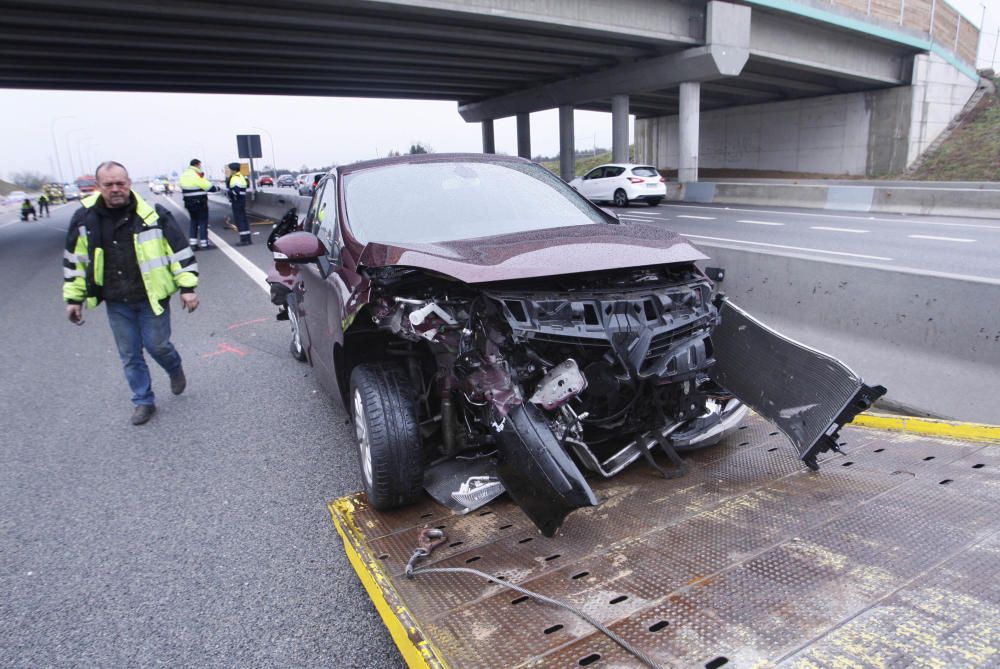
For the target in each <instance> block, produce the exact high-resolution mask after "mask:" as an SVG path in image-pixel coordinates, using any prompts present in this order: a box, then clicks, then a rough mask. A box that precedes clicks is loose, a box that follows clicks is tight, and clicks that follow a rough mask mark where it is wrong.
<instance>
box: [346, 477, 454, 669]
mask: <svg viewBox="0 0 1000 669" xmlns="http://www.w3.org/2000/svg"><path fill="white" fill-rule="evenodd" d="M360 494H361V493H358V494H357V495H352V496H348V497H341V498H340V499H338V500H335V501H333V502H331V503H330V504H329V505H328V508H329V510H330V515H331V516H332V517H333V524H334V525H336V527H337V532H338V533H339V534H340V537H341V539H343V540H344V550H345V551H346V553H347V558H348V559H349V560H350V561H351V566H352V567H354V571H355V572H356V573H357V575H358V578H359V579H361V584H362V585H364V586H365V591H367V592H368V597H370V598H371V600H372V603H373V604H375V608H376V609H377V610H378V613H379V615H380V616H381V617H382V622H383V623H384V624H385V626H386V629H388V630H389V634H390V635H391V636H392V640H393V641H394V642H395V643H396V647H397V648H399V652H400V654H401V655H402V656H403V659H404V660H405V661H406V665H407V666H408V667H410V669H447V665H446V664H445V663H444V662H443V661H442V660H441V658H440V657H439V656H438V654H437V652H435V650H434V648H433V646H432V645H431V643H430V642H429V641H428V640H427V639H426V638H425V637H424V635H423V634H422V633H421V632H420V629H419V628H418V627H417V626H416V623H415V622H414V621H413V616H412V615H410V612H409V611H408V610H407V608H406V606H404V605H403V603H402V599H401V598H400V597H399V595H398V594H397V593H396V589H395V588H394V587H393V585H392V579H391V577H390V576H389V574H387V573H386V572H385V569H383V567H382V564H381V563H380V562H379V561H378V560H377V559H374V558H373V559H368V560H366V559H365V558H363V557H362V554H365V555H369V556H370V552H369V551H367V550H365V549H364V548H363V547H364V546H365V540H364V533H363V532H362V531H361V529H360V528H359V527H358V526H357V524H356V523H355V522H354V511H355V508H356V504H357V503H359V500H358V497H359V495H360ZM390 600H392V601H391V602H390Z"/></svg>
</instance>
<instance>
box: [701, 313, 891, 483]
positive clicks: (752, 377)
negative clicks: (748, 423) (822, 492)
mask: <svg viewBox="0 0 1000 669" xmlns="http://www.w3.org/2000/svg"><path fill="white" fill-rule="evenodd" d="M716 306H717V307H718V309H719V315H720V318H721V322H720V324H719V325H718V327H716V329H715V332H714V333H713V334H712V339H713V341H714V342H715V365H713V366H712V368H711V369H710V370H709V376H710V377H711V378H712V379H713V380H714V381H715V382H716V383H718V384H719V385H720V386H722V387H723V388H725V389H727V390H728V391H730V392H731V393H733V394H734V395H735V396H736V397H738V398H739V399H740V400H742V401H743V402H744V403H746V404H747V405H749V406H750V407H751V408H752V409H753V410H754V411H756V412H757V413H759V414H760V415H761V416H763V417H764V418H767V419H768V420H770V421H771V422H773V423H774V424H775V425H776V426H777V427H778V429H780V430H781V431H782V432H783V433H784V434H785V436H787V437H788V438H789V439H790V440H791V442H792V443H793V444H794V445H795V448H796V449H797V450H798V452H799V457H800V458H801V459H802V461H803V462H805V463H806V465H807V466H808V467H809V468H810V469H814V470H815V469H818V468H819V465H818V464H817V461H816V458H817V456H818V455H819V454H820V453H822V452H824V451H827V450H834V451H836V450H839V449H838V446H837V434H838V432H839V430H840V428H841V427H843V426H844V425H845V424H846V423H849V422H851V420H853V419H854V417H855V416H856V415H857V414H859V413H860V412H862V411H864V410H866V409H868V408H869V407H870V406H871V405H872V402H874V401H875V400H877V399H878V398H879V397H881V396H882V395H884V394H885V388H884V387H882V386H867V385H865V384H864V382H863V381H862V379H861V377H860V376H858V375H857V374H856V373H854V371H852V370H851V369H850V368H849V367H848V366H847V365H845V364H844V363H842V362H841V361H840V360H837V359H836V358H834V357H832V356H830V355H827V354H826V353H822V352H820V351H817V350H815V349H812V348H809V347H808V346H805V345H804V344H800V343H799V342H797V341H794V340H792V339H789V338H788V337H785V336H784V335H781V334H779V333H778V332H776V331H774V330H772V329H771V328H769V327H767V326H766V325H764V324H763V323H761V322H760V321H758V320H756V319H755V318H753V317H752V316H750V314H748V313H747V312H745V311H743V310H742V309H740V308H739V307H737V306H736V305H735V304H733V303H732V302H730V301H729V300H727V299H725V298H722V297H718V298H717V299H716Z"/></svg>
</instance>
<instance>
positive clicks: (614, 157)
mask: <svg viewBox="0 0 1000 669" xmlns="http://www.w3.org/2000/svg"><path fill="white" fill-rule="evenodd" d="M611 161H612V162H615V163H627V162H628V96H627V95H615V96H612V98H611Z"/></svg>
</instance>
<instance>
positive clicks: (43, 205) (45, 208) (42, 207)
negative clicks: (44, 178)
mask: <svg viewBox="0 0 1000 669" xmlns="http://www.w3.org/2000/svg"><path fill="white" fill-rule="evenodd" d="M42 214H45V218H51V216H50V214H49V198H48V197H47V196H46V195H45V193H42V194H41V195H39V196H38V215H39V216H41V215H42Z"/></svg>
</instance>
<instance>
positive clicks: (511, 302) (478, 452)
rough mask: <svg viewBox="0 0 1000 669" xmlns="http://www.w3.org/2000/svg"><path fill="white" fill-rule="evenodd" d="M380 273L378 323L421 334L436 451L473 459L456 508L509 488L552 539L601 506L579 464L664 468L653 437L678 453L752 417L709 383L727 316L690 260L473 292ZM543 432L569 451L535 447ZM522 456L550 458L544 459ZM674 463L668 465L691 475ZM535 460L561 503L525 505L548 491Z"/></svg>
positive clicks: (406, 273)
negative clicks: (589, 508) (586, 508)
mask: <svg viewBox="0 0 1000 669" xmlns="http://www.w3.org/2000/svg"><path fill="white" fill-rule="evenodd" d="M371 282H372V283H371V285H372V293H371V298H370V301H369V305H370V309H369V313H370V317H371V320H372V323H373V325H374V326H376V327H377V328H379V329H381V330H385V331H388V332H389V333H391V334H392V335H394V337H397V338H400V339H402V340H405V341H407V342H409V343H410V346H409V347H407V348H408V349H409V351H410V354H409V355H410V360H411V363H410V365H409V369H410V375H411V380H412V381H413V382H414V383H415V385H416V386H417V387H418V388H419V389H420V392H419V397H420V401H421V409H422V411H421V413H422V414H423V416H422V418H423V419H424V420H425V425H428V426H429V428H430V429H428V430H427V431H426V432H427V433H426V434H425V440H424V441H425V443H437V444H439V447H438V452H437V453H435V454H432V458H431V459H432V461H434V460H440V459H442V458H444V459H451V458H455V457H461V459H462V461H463V462H465V463H470V464H468V466H466V467H464V468H462V469H463V471H462V474H461V475H459V476H458V478H456V476H455V474H454V470H455V466H454V465H449V466H448V469H449V470H450V471H451V472H452V473H451V475H450V476H449V477H448V480H449V481H450V482H451V483H450V484H449V485H448V486H446V487H451V488H454V487H455V485H454V483H455V482H457V481H460V484H459V485H458V488H461V487H462V486H464V487H465V490H464V491H463V490H460V489H459V490H457V491H454V492H457V494H456V495H454V496H451V500H452V503H451V504H450V506H452V507H453V508H456V509H457V510H461V511H468V510H471V509H473V508H476V507H477V506H480V505H481V504H483V503H486V502H488V501H489V499H492V497H491V496H489V495H488V494H487V491H489V492H492V493H495V494H493V495H492V496H496V494H499V493H500V492H502V491H503V489H504V488H506V489H507V490H508V491H509V492H510V493H511V495H512V496H513V497H514V498H515V501H518V503H519V504H521V506H522V508H524V509H525V511H526V513H528V515H529V516H530V517H531V518H532V520H533V521H534V522H535V523H536V524H537V525H538V526H539V528H540V529H541V530H542V531H543V532H544V533H546V534H551V533H552V532H554V531H555V529H556V528H557V527H558V525H559V523H561V522H562V519H563V518H564V517H565V515H566V514H567V513H569V512H570V511H572V509H573V508H577V507H579V506H583V505H586V504H594V503H596V501H595V500H594V499H593V495H592V493H591V492H590V488H589V486H587V484H586V483H585V481H584V480H583V476H582V474H581V472H580V470H579V468H578V467H577V463H579V464H580V465H582V466H583V467H584V468H585V469H587V470H589V471H591V472H593V473H595V474H598V475H601V476H605V477H608V476H613V475H614V474H616V473H618V472H619V471H621V470H622V469H623V468H624V467H626V466H627V465H628V464H630V463H631V462H633V461H634V460H636V459H637V458H639V457H643V456H646V457H648V458H649V461H650V462H651V463H652V464H653V465H654V466H657V468H659V466H658V465H656V464H655V462H654V461H653V460H652V458H651V457H650V456H649V455H648V453H649V449H650V448H651V447H652V446H657V445H658V446H661V447H662V448H663V449H664V451H666V452H667V453H668V454H670V455H673V454H674V452H675V450H683V449H686V448H693V447H699V446H708V445H711V444H714V443H716V442H717V441H718V440H719V439H721V438H722V436H724V434H725V433H726V431H727V430H728V429H732V428H734V427H735V426H736V424H737V423H738V422H739V420H740V419H741V418H742V417H743V416H744V414H745V412H746V408H745V407H744V406H743V405H742V404H741V403H740V402H739V400H737V399H736V398H734V397H733V396H732V395H731V394H730V393H728V392H726V391H725V390H723V389H722V388H721V387H720V386H718V385H717V384H716V383H715V382H714V381H712V380H711V379H710V378H709V375H708V370H709V368H710V367H711V366H712V364H713V363H714V361H715V360H714V351H713V344H712V338H711V334H712V331H713V330H714V329H715V327H716V325H717V324H718V322H719V314H718V310H717V308H716V307H715V305H714V304H713V303H712V299H711V297H712V285H711V282H710V281H709V280H708V279H707V278H706V277H705V276H704V275H703V274H702V273H701V272H700V271H699V270H698V269H697V268H696V267H695V266H694V265H693V264H686V265H681V266H677V265H671V266H662V267H652V268H639V269H624V270H616V271H608V272H600V273H592V274H588V275H563V276H558V277H548V278H545V279H534V280H523V281H517V282H504V283H502V284H497V285H488V284H483V285H478V286H476V287H475V288H473V287H470V286H468V285H465V284H461V283H459V282H456V281H454V280H451V279H447V278H444V277H441V278H438V277H434V276H431V275H429V274H428V273H427V272H425V271H422V270H416V269H413V270H408V269H403V268H399V267H387V268H381V269H373V270H371ZM421 351H425V352H426V354H427V355H428V356H429V357H430V359H432V360H433V364H428V361H427V358H426V357H425V356H422V355H421ZM397 354H403V352H402V351H398V352H397ZM546 432H547V433H548V434H545V433H546ZM539 433H541V435H542V436H540V437H539ZM537 439H542V440H543V441H549V442H553V443H555V444H557V445H558V448H557V449H555V450H557V451H563V453H562V455H563V457H559V456H558V455H556V456H553V455H552V453H551V452H544V451H546V450H549V451H551V450H552V449H545V448H537V446H538V445H537V444H536V445H534V446H532V445H531V444H523V443H522V442H524V441H526V440H529V441H530V440H537ZM524 446H527V447H528V449H527V450H528V451H529V452H530V451H532V448H533V447H534V448H535V450H537V451H539V452H537V453H534V454H531V453H529V454H527V455H526V454H525V453H524V452H522V451H524V450H525V448H524ZM570 454H571V456H572V457H571V456H570ZM525 457H529V458H531V459H533V460H536V461H537V460H543V461H544V462H542V464H541V465H540V466H539V467H534V468H532V467H530V466H527V463H524V462H523V461H522V460H523V459H524V458H525ZM672 459H674V458H673V457H672ZM477 461H479V464H480V466H479V467H477V466H476V462H477ZM675 462H676V465H678V466H675V467H674V468H672V469H670V470H666V469H663V473H664V475H668V476H676V475H680V474H682V473H683V466H682V465H681V463H680V460H679V458H678V459H676V461H675ZM532 469H540V470H541V473H540V474H539V475H540V476H542V477H544V478H546V479H548V481H549V483H556V484H558V485H557V486H556V487H557V489H559V490H561V491H562V493H563V494H561V495H559V496H558V497H560V498H561V499H556V500H550V499H546V500H539V502H538V503H537V504H535V503H532V502H530V500H529V501H528V504H527V505H526V504H525V500H524V498H526V497H531V494H532V491H534V490H536V489H539V490H538V491H539V492H540V491H541V490H540V488H541V487H543V486H540V485H535V483H534V482H532V481H530V480H525V474H526V472H528V471H530V470H532ZM477 470H478V471H477ZM494 472H495V476H496V478H494ZM466 474H468V476H466ZM428 475H429V478H431V479H432V480H433V479H434V471H433V466H432V467H431V468H430V469H429V471H428ZM497 480H499V481H500V482H501V483H502V487H501V486H500V485H495V483H494V482H495V481H497ZM539 483H541V482H539ZM429 487H430V486H429ZM473 491H478V492H479V494H478V495H472V494H471V493H472V492H473ZM431 492H432V494H434V491H433V490H431ZM449 496H450V495H449ZM435 497H437V498H438V499H439V501H444V502H446V503H447V502H448V501H449V500H448V496H446V495H444V494H438V495H435ZM536 507H537V508H536Z"/></svg>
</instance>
